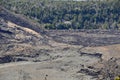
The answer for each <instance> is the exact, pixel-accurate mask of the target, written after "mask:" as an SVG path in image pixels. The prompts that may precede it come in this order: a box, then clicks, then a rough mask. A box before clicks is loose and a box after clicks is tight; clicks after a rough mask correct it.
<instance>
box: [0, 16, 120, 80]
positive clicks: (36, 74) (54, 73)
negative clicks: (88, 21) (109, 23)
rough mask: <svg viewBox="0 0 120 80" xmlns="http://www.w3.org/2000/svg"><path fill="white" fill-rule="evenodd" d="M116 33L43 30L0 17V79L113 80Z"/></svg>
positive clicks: (118, 70) (119, 35)
mask: <svg viewBox="0 0 120 80" xmlns="http://www.w3.org/2000/svg"><path fill="white" fill-rule="evenodd" d="M119 52H120V31H118V30H68V31H65V30H64V31H58V30H55V31H52V30H51V31H47V30H46V31H44V33H41V32H38V30H37V31H36V30H35V29H32V28H28V27H25V26H24V27H23V26H21V25H18V24H16V23H14V21H13V22H12V21H10V20H5V18H3V17H1V18H0V80H114V77H115V76H118V75H120V53H119Z"/></svg>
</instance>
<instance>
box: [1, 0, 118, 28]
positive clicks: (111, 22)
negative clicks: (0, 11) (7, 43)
mask: <svg viewBox="0 0 120 80" xmlns="http://www.w3.org/2000/svg"><path fill="white" fill-rule="evenodd" d="M0 5H1V6H3V7H5V8H6V9H8V10H10V11H12V12H14V13H16V14H22V15H24V16H26V17H27V18H29V19H31V20H34V21H36V22H38V23H39V24H41V25H42V26H43V27H44V28H46V29H120V0H99V1H92V0H87V1H73V0H67V1H62V0H0Z"/></svg>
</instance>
